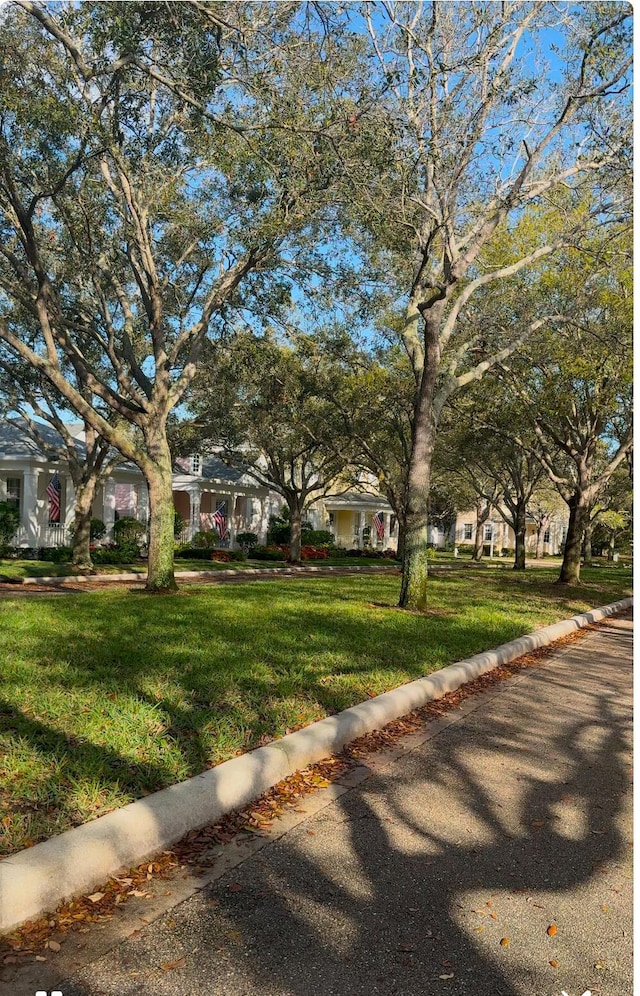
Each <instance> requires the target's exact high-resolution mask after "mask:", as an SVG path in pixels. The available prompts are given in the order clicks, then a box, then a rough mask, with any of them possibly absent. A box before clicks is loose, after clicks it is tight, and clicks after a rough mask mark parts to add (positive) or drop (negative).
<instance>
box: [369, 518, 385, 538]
mask: <svg viewBox="0 0 640 996" xmlns="http://www.w3.org/2000/svg"><path fill="white" fill-rule="evenodd" d="M371 524H372V525H373V527H374V529H375V531H376V533H377V536H378V539H384V513H383V512H376V514H375V515H374V517H373V519H372V520H371Z"/></svg>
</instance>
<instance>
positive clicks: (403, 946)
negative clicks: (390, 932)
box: [398, 944, 416, 951]
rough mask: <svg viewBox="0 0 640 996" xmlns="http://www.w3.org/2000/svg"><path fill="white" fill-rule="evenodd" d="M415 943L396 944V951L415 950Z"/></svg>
mask: <svg viewBox="0 0 640 996" xmlns="http://www.w3.org/2000/svg"><path fill="white" fill-rule="evenodd" d="M415 949H416V948H415V944H398V951H415Z"/></svg>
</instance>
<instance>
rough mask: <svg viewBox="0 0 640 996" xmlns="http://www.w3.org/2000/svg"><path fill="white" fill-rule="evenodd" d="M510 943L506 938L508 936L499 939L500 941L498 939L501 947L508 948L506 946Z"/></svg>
mask: <svg viewBox="0 0 640 996" xmlns="http://www.w3.org/2000/svg"><path fill="white" fill-rule="evenodd" d="M510 943H511V941H510V940H509V938H508V937H503V938H502V939H501V941H500V947H501V948H508V947H509V945H510Z"/></svg>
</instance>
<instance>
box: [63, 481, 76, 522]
mask: <svg viewBox="0 0 640 996" xmlns="http://www.w3.org/2000/svg"><path fill="white" fill-rule="evenodd" d="M64 488H65V492H64V515H63V516H62V526H63V528H64V529H65V530H68V529H69V527H70V526H71V524H72V522H73V519H74V509H75V505H74V502H75V497H76V489H75V488H74V486H73V481H72V480H71V477H70V476H69V475H67V477H66V478H65V482H64Z"/></svg>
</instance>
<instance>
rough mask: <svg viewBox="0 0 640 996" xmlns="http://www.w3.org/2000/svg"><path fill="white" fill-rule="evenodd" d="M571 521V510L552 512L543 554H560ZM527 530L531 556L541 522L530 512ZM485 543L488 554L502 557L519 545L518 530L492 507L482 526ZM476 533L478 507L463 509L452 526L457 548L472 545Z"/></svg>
mask: <svg viewBox="0 0 640 996" xmlns="http://www.w3.org/2000/svg"><path fill="white" fill-rule="evenodd" d="M568 523H569V514H568V511H565V510H564V509H563V510H562V511H559V512H555V513H554V514H553V515H551V516H550V518H549V522H548V525H547V526H546V528H545V530H544V532H543V535H542V551H541V552H542V554H543V556H557V555H558V554H559V553H561V551H562V544H563V543H564V540H565V537H566V535H567V526H568ZM526 524H527V531H526V535H525V550H526V553H527V555H528V556H534V555H535V553H536V548H537V543H538V526H537V524H536V522H535V521H534V519H533V518H532V517H531V516H529V515H528V516H527V523H526ZM482 530H483V541H484V543H483V545H484V549H485V552H486V553H487V554H488V555H489V556H492V557H493V556H495V557H502V556H504V555H505V554H510V553H511V552H512V551H513V550H514V549H515V545H516V538H515V533H514V531H513V529H512V528H511V526H509V525H508V524H507V523H506V522H505V521H504V519H503V518H502V516H501V515H500V514H499V512H497V511H495V510H494V511H493V512H492V514H491V516H490V517H489V519H488V520H487V521H486V522H485V523H484V525H483V526H482ZM475 536H476V513H475V511H469V512H461V513H458V515H457V516H456V520H455V523H454V524H453V527H452V530H451V542H452V543H453V545H454V546H456V547H457V548H458V549H460V548H464V547H473V546H474V545H475Z"/></svg>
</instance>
